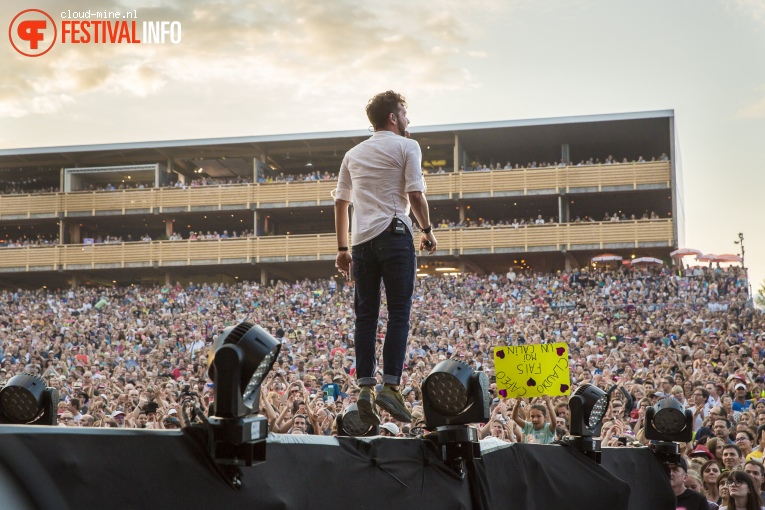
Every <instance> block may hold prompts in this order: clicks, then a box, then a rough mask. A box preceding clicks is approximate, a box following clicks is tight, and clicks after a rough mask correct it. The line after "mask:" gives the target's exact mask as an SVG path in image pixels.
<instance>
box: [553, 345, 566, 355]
mask: <svg viewBox="0 0 765 510" xmlns="http://www.w3.org/2000/svg"><path fill="white" fill-rule="evenodd" d="M555 352H557V353H558V356H563V353H564V352H566V348H565V347H558V348H557V349H555Z"/></svg>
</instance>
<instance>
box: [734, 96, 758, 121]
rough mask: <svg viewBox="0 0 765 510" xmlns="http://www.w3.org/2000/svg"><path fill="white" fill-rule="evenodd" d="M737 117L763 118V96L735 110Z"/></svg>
mask: <svg viewBox="0 0 765 510" xmlns="http://www.w3.org/2000/svg"><path fill="white" fill-rule="evenodd" d="M736 118H738V119H763V118H765V96H764V97H762V98H760V100H758V101H755V102H754V103H751V104H749V105H747V106H745V107H743V108H741V109H740V110H739V111H738V112H736Z"/></svg>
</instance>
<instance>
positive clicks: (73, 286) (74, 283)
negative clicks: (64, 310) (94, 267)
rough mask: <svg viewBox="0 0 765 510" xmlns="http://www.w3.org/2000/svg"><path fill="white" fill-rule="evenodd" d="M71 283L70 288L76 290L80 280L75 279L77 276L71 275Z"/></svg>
mask: <svg viewBox="0 0 765 510" xmlns="http://www.w3.org/2000/svg"><path fill="white" fill-rule="evenodd" d="M71 282H72V288H73V289H76V288H77V286H78V285H79V284H80V279H79V278H77V275H74V274H73V275H72V279H71Z"/></svg>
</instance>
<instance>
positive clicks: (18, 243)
mask: <svg viewBox="0 0 765 510" xmlns="http://www.w3.org/2000/svg"><path fill="white" fill-rule="evenodd" d="M57 244H58V236H57V235H47V236H46V235H37V236H34V237H33V236H23V237H19V238H16V239H11V238H10V237H9V238H6V239H0V248H21V247H24V246H55V245H57Z"/></svg>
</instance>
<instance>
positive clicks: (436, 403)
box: [422, 359, 491, 477]
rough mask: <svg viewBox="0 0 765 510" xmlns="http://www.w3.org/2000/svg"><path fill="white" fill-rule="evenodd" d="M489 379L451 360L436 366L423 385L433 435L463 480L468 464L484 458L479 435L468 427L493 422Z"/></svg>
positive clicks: (444, 456)
mask: <svg viewBox="0 0 765 510" xmlns="http://www.w3.org/2000/svg"><path fill="white" fill-rule="evenodd" d="M490 405H491V397H490V396H489V378H488V377H487V376H486V374H485V373H483V372H474V371H473V369H472V368H470V366H469V365H468V364H466V363H464V362H462V361H458V360H455V359H447V360H444V361H442V362H440V363H439V364H438V365H436V366H435V367H434V368H433V370H432V371H431V372H430V374H428V376H427V377H426V378H425V380H424V381H422V409H423V412H424V414H425V422H426V423H427V425H428V429H431V430H432V429H435V430H436V433H435V434H434V435H433V434H429V435H428V436H426V437H428V439H431V440H434V441H435V442H436V443H437V444H438V447H439V450H440V452H441V458H442V460H443V461H444V462H445V463H446V464H447V465H448V466H449V467H451V468H452V470H454V471H455V472H456V473H457V474H459V475H460V476H463V477H464V476H465V469H466V466H465V462H466V461H467V460H472V459H480V458H481V447H480V444H479V443H478V431H477V430H476V429H475V428H471V427H468V426H467V424H468V423H479V422H487V421H488V420H489V418H490V416H491V415H490V412H489V408H490Z"/></svg>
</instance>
